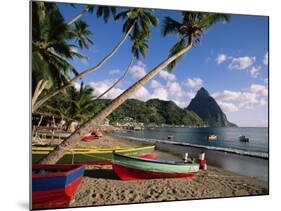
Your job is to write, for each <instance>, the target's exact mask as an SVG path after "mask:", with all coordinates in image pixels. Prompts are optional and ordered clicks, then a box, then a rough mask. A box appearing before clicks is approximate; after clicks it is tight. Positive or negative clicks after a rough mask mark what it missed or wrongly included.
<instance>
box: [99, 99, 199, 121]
mask: <svg viewBox="0 0 281 211" xmlns="http://www.w3.org/2000/svg"><path fill="white" fill-rule="evenodd" d="M109 103H110V100H106V99H100V100H97V101H95V109H96V110H95V112H98V111H99V110H100V109H102V108H103V107H105V106H106V105H108V104H109ZM108 118H109V119H110V121H111V122H125V121H127V120H128V118H129V119H133V120H134V121H137V122H142V123H144V124H145V125H161V124H166V125H185V126H203V125H204V122H203V120H202V119H201V118H200V117H199V116H198V115H197V114H195V113H194V112H192V111H187V110H185V109H182V108H180V107H179V106H177V105H176V104H175V103H174V102H173V101H164V100H159V99H151V100H148V101H147V102H143V101H140V100H136V99H128V100H127V101H126V102H124V103H123V104H122V105H121V106H120V107H119V108H118V109H116V110H115V111H114V112H113V113H112V114H111V115H110V116H109V117H108Z"/></svg>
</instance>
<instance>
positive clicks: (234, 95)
mask: <svg viewBox="0 0 281 211" xmlns="http://www.w3.org/2000/svg"><path fill="white" fill-rule="evenodd" d="M267 95H268V89H267V87H266V86H264V85H260V84H252V85H251V86H250V87H249V88H248V90H247V91H241V92H239V91H230V90H224V91H223V92H216V93H213V94H212V96H213V97H214V98H215V99H216V100H217V102H218V103H219V104H220V105H221V106H222V109H223V110H224V111H226V112H227V111H238V110H239V109H252V108H254V107H257V106H265V105H267V99H266V96H267Z"/></svg>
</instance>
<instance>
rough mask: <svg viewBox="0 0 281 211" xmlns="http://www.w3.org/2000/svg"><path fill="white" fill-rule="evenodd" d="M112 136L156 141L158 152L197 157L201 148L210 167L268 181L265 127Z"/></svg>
mask: <svg viewBox="0 0 281 211" xmlns="http://www.w3.org/2000/svg"><path fill="white" fill-rule="evenodd" d="M209 134H216V135H217V141H214V142H210V141H208V140H207V136H208V135H209ZM115 135H117V136H125V137H128V138H132V139H136V140H140V141H149V142H152V143H153V142H155V141H158V144H157V148H158V149H160V150H165V151H170V152H172V153H176V154H178V155H181V156H182V155H184V153H186V152H188V153H189V154H190V155H191V156H193V157H196V156H197V155H198V153H199V152H201V151H202V148H204V149H203V150H204V151H205V152H206V158H207V163H208V164H210V165H213V166H216V167H219V168H223V169H226V170H229V171H232V172H236V173H238V174H240V175H245V176H253V177H257V178H259V179H261V180H263V181H268V179H269V175H268V159H267V158H268V128H254V127H238V128H154V129H145V130H143V131H130V132H126V133H124V132H122V133H117V134H116V133H115ZM240 135H245V136H246V137H248V138H249V142H248V143H242V142H240V141H239V136H240ZM168 136H173V140H168V139H167V137H168ZM198 147H200V148H198ZM228 152H231V153H228ZM245 155H246V156H245ZM248 155H250V156H248Z"/></svg>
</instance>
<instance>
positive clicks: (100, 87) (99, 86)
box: [90, 80, 124, 99]
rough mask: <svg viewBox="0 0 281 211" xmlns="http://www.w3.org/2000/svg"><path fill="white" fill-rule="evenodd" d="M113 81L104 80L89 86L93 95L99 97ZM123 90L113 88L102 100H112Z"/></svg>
mask: <svg viewBox="0 0 281 211" xmlns="http://www.w3.org/2000/svg"><path fill="white" fill-rule="evenodd" d="M114 82H115V80H104V81H97V82H92V83H90V86H91V87H92V88H93V89H94V95H95V96H99V95H101V94H102V93H104V92H105V91H106V90H107V89H108V88H109V87H111V86H112V84H113V83H114ZM123 91H124V90H123V89H121V88H118V87H113V88H112V89H111V90H110V91H109V92H108V93H106V94H105V95H104V96H103V97H102V98H104V99H114V98H116V97H117V96H119V95H120V94H121V93H122V92H123Z"/></svg>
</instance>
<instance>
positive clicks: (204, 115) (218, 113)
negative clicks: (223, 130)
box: [186, 87, 235, 127]
mask: <svg viewBox="0 0 281 211" xmlns="http://www.w3.org/2000/svg"><path fill="white" fill-rule="evenodd" d="M186 109H187V110H189V111H193V112H194V113H196V114H197V115H198V116H199V117H200V118H201V119H203V121H204V122H205V123H207V124H208V125H209V126H211V127H232V126H235V124H233V123H231V122H229V121H228V120H227V117H226V115H225V114H224V113H223V111H222V110H221V108H220V106H219V105H218V103H217V102H216V100H215V99H214V98H213V97H212V96H210V94H209V92H208V91H207V90H206V89H205V88H204V87H202V88H201V89H199V90H198V92H197V94H196V96H195V97H194V98H193V99H192V100H191V102H190V104H189V105H188V107H187V108H186Z"/></svg>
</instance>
